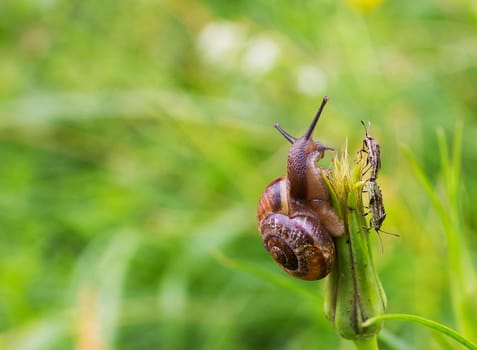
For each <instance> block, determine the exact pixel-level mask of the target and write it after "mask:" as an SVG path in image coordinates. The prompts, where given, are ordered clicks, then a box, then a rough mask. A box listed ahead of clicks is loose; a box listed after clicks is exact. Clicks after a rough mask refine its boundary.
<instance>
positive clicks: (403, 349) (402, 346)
mask: <svg viewBox="0 0 477 350" xmlns="http://www.w3.org/2000/svg"><path fill="white" fill-rule="evenodd" d="M378 338H379V340H380V342H382V343H384V344H386V346H387V347H388V348H389V349H391V350H414V347H413V346H411V345H410V344H408V343H407V342H406V341H405V340H404V339H403V338H399V337H398V336H396V335H394V334H393V333H391V332H390V331H388V330H387V329H386V328H384V329H382V330H381V332H379V335H378Z"/></svg>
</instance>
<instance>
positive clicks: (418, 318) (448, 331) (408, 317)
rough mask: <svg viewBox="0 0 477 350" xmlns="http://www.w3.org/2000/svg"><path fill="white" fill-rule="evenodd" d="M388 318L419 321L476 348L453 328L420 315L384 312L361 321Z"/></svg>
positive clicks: (470, 347)
mask: <svg viewBox="0 0 477 350" xmlns="http://www.w3.org/2000/svg"><path fill="white" fill-rule="evenodd" d="M389 319H398V320H406V321H411V322H415V323H419V324H421V325H423V326H425V327H429V328H432V329H434V330H436V331H438V332H441V333H442V334H445V335H447V336H448V337H450V338H452V339H454V340H455V341H457V342H458V343H460V344H462V345H463V346H465V347H466V348H468V349H471V350H477V345H475V344H474V343H472V342H471V341H469V340H467V339H466V338H464V337H463V336H461V335H460V334H459V333H457V332H456V331H455V330H453V329H452V328H449V327H447V326H444V325H443V324H440V323H438V322H435V321H432V320H428V319H427V318H424V317H421V316H416V315H408V314H384V315H378V316H375V317H371V318H369V319H368V320H366V321H365V322H364V323H363V326H369V325H371V324H373V323H374V322H378V321H382V320H389Z"/></svg>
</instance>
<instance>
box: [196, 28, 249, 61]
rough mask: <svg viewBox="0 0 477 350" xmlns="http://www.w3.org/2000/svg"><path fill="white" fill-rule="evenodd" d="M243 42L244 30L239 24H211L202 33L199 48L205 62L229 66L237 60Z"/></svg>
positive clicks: (199, 38)
mask: <svg viewBox="0 0 477 350" xmlns="http://www.w3.org/2000/svg"><path fill="white" fill-rule="evenodd" d="M243 42H244V33H243V28H242V27H241V26H240V25H239V24H236V23H232V22H211V23H209V24H207V25H206V26H205V27H204V28H203V29H202V30H201V31H200V33H199V37H198V42H197V46H198V49H199V52H200V54H201V55H202V57H203V58H204V60H206V61H208V62H210V63H225V64H228V63H229V61H230V60H234V59H235V57H236V55H237V53H238V51H239V50H240V49H241V47H242V46H243Z"/></svg>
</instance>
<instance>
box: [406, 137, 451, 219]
mask: <svg viewBox="0 0 477 350" xmlns="http://www.w3.org/2000/svg"><path fill="white" fill-rule="evenodd" d="M402 149H403V151H404V154H405V156H406V158H407V160H408V162H409V164H410V165H411V168H412V170H413V171H414V173H415V174H416V176H417V179H418V180H419V182H420V183H421V185H422V187H423V188H424V190H425V191H426V193H427V195H428V196H429V199H430V200H431V203H432V205H433V206H434V208H435V209H436V210H437V212H438V214H439V216H440V217H441V218H442V219H445V218H446V216H447V215H446V212H445V209H444V206H443V205H442V201H441V198H439V196H438V195H437V194H436V193H435V191H434V188H433V186H432V184H431V182H430V181H429V178H428V177H427V176H426V174H425V173H424V170H423V169H422V167H421V166H420V165H419V163H418V162H417V159H416V157H415V156H414V154H413V153H412V151H411V149H410V148H409V147H407V146H402Z"/></svg>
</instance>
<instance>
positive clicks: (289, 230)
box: [257, 97, 344, 280]
mask: <svg viewBox="0 0 477 350" xmlns="http://www.w3.org/2000/svg"><path fill="white" fill-rule="evenodd" d="M327 102H328V97H324V98H323V102H322V103H321V106H320V108H319V109H318V112H317V113H316V115H315V117H314V118H313V121H312V122H311V124H310V127H309V128H308V130H307V132H306V133H305V135H303V136H302V137H300V138H295V137H293V136H291V135H290V134H288V133H287V132H286V131H285V130H283V129H282V128H281V127H280V125H278V124H275V128H276V129H277V130H278V131H279V132H280V133H281V134H282V135H283V136H284V137H285V139H287V140H288V141H289V142H290V143H291V147H290V151H289V153H288V168H287V176H281V177H279V178H277V179H275V180H274V181H272V182H271V183H270V184H269V185H268V186H267V187H266V188H265V190H264V192H263V194H262V196H261V197H260V200H259V205H258V211H257V220H258V227H259V230H260V234H261V237H262V241H263V245H264V247H265V249H266V250H267V251H268V252H269V254H270V255H271V256H272V258H273V259H274V260H275V261H276V262H277V263H278V265H279V266H280V267H281V268H282V269H283V270H285V271H286V272H287V273H289V274H290V275H292V276H294V277H297V278H300V279H304V280H317V279H321V278H323V277H325V276H326V275H327V274H328V273H329V272H330V271H331V268H332V266H333V263H334V258H335V247H334V242H333V238H332V236H335V237H338V236H341V235H342V234H343V233H344V224H343V222H342V221H341V220H340V218H339V217H338V215H337V214H336V212H335V211H334V209H333V207H332V205H331V202H330V195H329V191H328V187H327V185H326V183H325V181H324V180H323V178H322V176H323V175H322V174H321V173H322V172H325V173H326V170H325V169H321V168H319V167H317V165H316V162H317V161H318V160H320V159H321V158H323V156H324V152H325V151H327V150H332V149H333V148H331V147H328V146H325V145H323V144H321V143H320V142H318V141H316V140H313V139H312V133H313V130H314V128H315V126H316V123H317V122H318V119H319V118H320V115H321V112H322V111H323V108H324V106H325V105H326V103H327Z"/></svg>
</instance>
